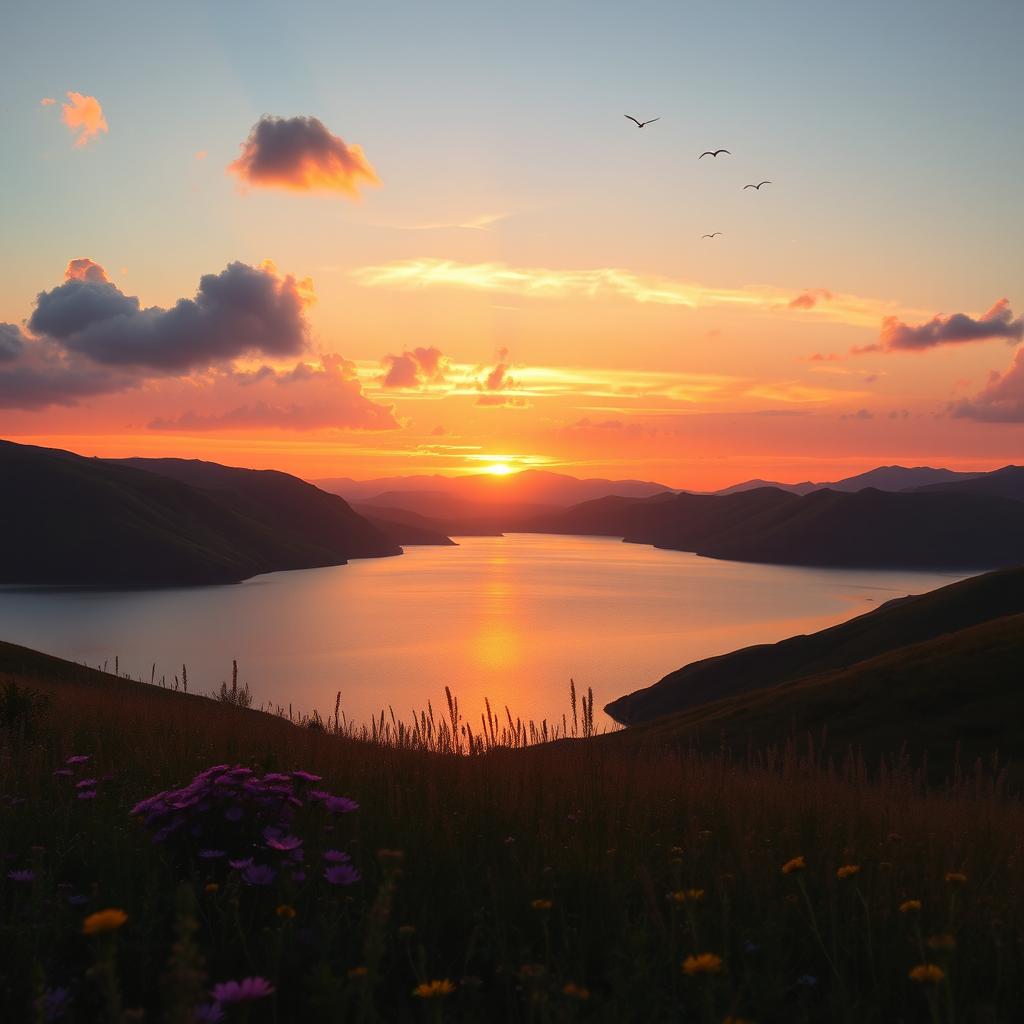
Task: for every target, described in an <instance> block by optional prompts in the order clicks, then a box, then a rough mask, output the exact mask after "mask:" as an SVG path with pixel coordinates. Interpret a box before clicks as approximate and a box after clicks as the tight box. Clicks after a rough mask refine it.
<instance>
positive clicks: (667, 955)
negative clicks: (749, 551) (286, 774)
mask: <svg viewBox="0 0 1024 1024" xmlns="http://www.w3.org/2000/svg"><path fill="white" fill-rule="evenodd" d="M4 687H6V689H3V688H4ZM0 693H2V694H3V695H4V696H3V698H2V699H0V710H2V711H3V715H2V717H0V856H2V857H3V865H4V870H3V872H2V875H0V902H2V907H3V912H2V917H0V947H2V948H3V949H4V950H5V957H4V961H3V963H4V970H3V972H2V992H0V1019H5V1020H12V1021H33V1020H44V1019H46V1015H45V1009H46V1007H45V1006H44V1004H43V1003H41V1002H39V1000H40V999H45V998H46V997H47V994H48V998H49V1000H50V1004H51V1009H52V1008H53V1004H55V1003H57V1002H59V1001H60V999H61V998H63V996H62V992H61V991H60V990H67V998H68V1000H69V1006H68V1009H67V1010H66V1013H65V1014H64V1016H63V1018H56V1017H55V1018H54V1019H66V1020H69V1021H87V1022H91V1021H110V1022H115V1021H116V1022H118V1024H122V1022H127V1021H140V1020H145V1021H154V1022H155V1021H166V1022H182V1024H184V1022H186V1021H193V1020H196V1019H200V1018H197V1017H196V1015H195V1007H196V1006H197V1005H201V1004H206V1003H209V999H210V997H209V992H210V990H211V989H212V988H213V986H214V985H216V984H219V983H223V982H227V981H230V980H241V979H244V978H247V977H252V976H260V977H263V978H265V979H267V981H268V982H269V983H270V984H271V985H272V986H273V988H274V989H275V991H274V993H273V994H271V995H268V996H265V997H261V998H257V999H254V1000H252V1001H251V1002H247V1003H239V1004H232V1005H228V1006H225V1007H224V1019H225V1020H227V1021H234V1020H238V1021H244V1020H248V1021H251V1022H253V1024H258V1022H260V1021H267V1022H290V1021H302V1022H306V1021H311V1022H314V1021H325V1022H327V1021H330V1022H337V1021H358V1022H363V1021H365V1022H370V1021H388V1022H391V1021H399V1022H405V1021H410V1022H411V1021H438V1020H446V1021H474V1022H476V1021H515V1022H519V1021H522V1022H534V1021H535V1022H547V1021H552V1022H554V1021H577V1020H579V1021H584V1020H586V1021H608V1022H611V1021H615V1022H619V1021H634V1020H635V1021H659V1022H660V1021H677V1020H687V1021H691V1020H692V1021H699V1022H702V1024H706V1022H715V1024H717V1022H722V1021H724V1020H726V1019H729V1018H732V1019H733V1020H739V1019H743V1020H749V1021H759V1022H761V1024H767V1022H775V1021H778V1022H782V1021H785V1022H799V1021H838V1022H850V1024H853V1022H857V1024H866V1022H875V1021H877V1022H883V1021H884V1022H891V1021H908V1022H909V1021H944V1022H946V1021H949V1022H951V1021H954V1020H958V1021H964V1022H989V1021H991V1022H996V1021H1006V1020H1010V1019H1012V1018H1013V1017H1014V1015H1015V1014H1016V1012H1017V1010H1018V1008H1019V1006H1020V1005H1022V1004H1024V982H1022V978H1024V972H1022V967H1024V956H1022V954H1024V950H1022V948H1021V940H1020V929H1019V924H1020V922H1021V920H1022V911H1024V890H1022V887H1021V884H1020V877H1021V876H1020V863H1021V856H1022V849H1024V813H1022V809H1021V807H1020V805H1019V803H1018V802H1017V800H1016V799H1014V798H1012V797H1010V796H1008V795H1006V794H1005V793H1004V792H1003V791H1002V787H1001V785H1000V782H999V780H998V779H993V778H991V777H988V776H986V775H985V774H984V773H983V772H980V771H979V772H977V773H975V774H972V775H970V776H969V777H957V778H954V779H953V780H952V781H951V782H950V783H949V784H948V785H945V786H942V787H929V786H928V785H927V784H926V783H925V781H924V775H923V774H922V773H921V772H920V771H917V770H915V769H914V768H913V767H912V766H910V765H908V764H906V763H905V762H902V761H900V760H899V759H895V760H893V761H891V762H885V763H884V764H882V765H875V764H872V765H868V764H866V763H865V762H864V761H863V760H862V759H858V758H857V757H851V758H849V759H848V760H847V761H846V762H844V763H843V764H839V765H836V764H831V763H829V762H828V761H826V760H825V759H824V758H823V757H822V756H821V755H820V754H819V753H817V752H816V750H815V749H813V748H810V747H807V746H803V747H800V746H798V745H797V744H796V743H795V742H791V743H789V744H788V745H786V746H784V747H781V748H776V749H766V750H763V751H760V752H753V751H752V752H750V753H749V755H748V756H745V757H743V758H734V757H732V756H730V755H729V754H727V753H726V752H724V751H717V750H714V749H712V750H711V751H710V752H708V751H706V750H705V751H702V750H701V749H699V748H697V747H694V746H690V745H687V744H685V743H680V742H675V741H672V737H671V736H668V735H663V734H654V733H652V732H651V731H643V730H638V731H636V732H633V731H630V730H627V731H626V732H625V733H621V734H615V735H614V736H608V737H592V738H587V739H578V740H572V739H568V740H566V739H563V740H560V741H558V742H552V743H547V744H542V745H539V746H534V747H528V748H526V749H522V748H521V749H502V748H501V746H500V744H498V743H497V742H495V743H493V744H487V746H488V747H489V748H490V749H486V750H484V749H482V748H481V747H480V746H476V747H474V753H473V754H471V755H470V754H467V753H465V751H466V750H467V749H468V747H465V746H464V747H463V751H464V752H463V753H462V754H454V753H451V752H447V753H445V752H438V751H441V750H443V749H445V748H444V743H443V742H442V741H441V740H440V739H439V738H438V737H439V736H440V735H443V732H442V731H441V730H440V726H439V725H437V726H436V729H437V730H438V731H437V733H436V734H435V737H434V739H433V740H431V741H430V742H427V740H426V735H425V730H424V735H421V737H420V740H419V741H417V742H416V743H412V742H396V740H397V734H396V733H391V734H390V740H389V741H385V740H386V739H387V737H385V736H384V735H379V736H378V741H377V742H373V741H372V740H365V739H358V738H354V735H353V730H352V728H351V727H350V728H349V729H348V730H347V732H348V735H345V734H344V733H345V732H346V730H345V729H344V728H341V727H340V725H339V729H338V730H337V731H338V732H341V733H343V734H342V735H337V734H336V731H335V721H334V720H333V719H332V720H330V721H327V720H325V719H326V716H325V718H324V719H319V718H317V719H314V720H313V721H314V725H313V727H312V728H311V727H309V722H308V720H307V722H306V724H305V725H296V724H294V723H291V722H289V721H287V720H286V719H283V718H281V717H279V716H277V715H272V714H267V713H261V712H258V711H253V710H246V709H244V708H240V707H237V706H233V705H231V704H230V703H225V702H221V701H217V700H211V699H208V698H203V697H199V696H195V695H191V694H185V693H183V692H174V691H172V690H166V689H161V688H159V687H153V686H148V685H144V684H141V683H138V682H132V681H129V680H125V679H122V678H117V677H114V676H111V675H107V674H105V673H101V672H97V671H93V670H89V669H84V668H81V667H78V666H74V665H71V664H69V663H66V662H61V661H59V660H58V659H51V658H46V657H43V656H38V655H32V654H30V653H28V652H24V651H22V650H21V649H18V648H11V647H4V646H0ZM453 703H454V698H453ZM438 717H439V718H440V717H441V716H438ZM455 717H456V721H455V725H454V733H455V734H457V735H461V726H462V724H464V723H462V721H461V719H460V718H459V716H458V713H457V711H456V712H455ZM427 720H428V719H427V718H426V717H425V718H424V719H423V721H427ZM569 721H571V719H570V720H569ZM385 724H387V723H385ZM451 732H452V727H451V726H450V725H449V733H451ZM474 733H475V734H476V731H475V730H474ZM367 735H370V736H372V735H373V734H372V731H371V732H370V733H368V734H367ZM403 735H405V734H403ZM496 735H497V733H496ZM518 735H519V738H521V737H522V733H519V734H518ZM509 738H511V734H509ZM518 741H519V740H518V739H517V741H516V742H518ZM448 742H449V747H448V749H449V750H450V748H451V744H450V738H449V741H448ZM432 746H433V749H432ZM78 754H87V755H90V757H91V758H92V760H91V761H90V762H88V774H89V776H90V777H93V778H96V779H98V780H100V781H99V782H98V784H97V785H96V787H95V788H96V797H95V799H90V800H80V799H77V797H76V792H75V788H74V784H73V781H71V780H68V779H67V778H61V777H55V776H54V774H53V773H54V771H57V770H59V769H61V768H62V766H63V765H64V764H65V762H66V760H67V758H68V757H70V756H72V755H78ZM218 763H232V764H235V763H238V764H243V765H247V766H250V767H253V768H254V769H256V770H258V771H259V772H261V773H262V772H268V771H290V770H293V769H297V768H301V769H305V770H307V771H311V772H315V773H317V774H318V775H322V776H323V777H324V782H323V783H322V785H324V786H325V787H326V788H329V789H330V790H331V791H332V792H334V793H338V794H343V795H346V796H349V797H352V798H353V799H355V800H357V801H358V802H359V805H360V809H359V810H358V811H357V812H356V813H354V814H348V815H345V816H343V817H342V818H340V819H338V820H337V821H336V822H334V823H333V829H334V830H333V831H332V832H331V833H329V834H327V833H323V832H322V831H320V832H317V831H315V830H310V831H309V832H308V837H307V846H308V847H309V849H308V851H307V858H308V861H309V870H308V878H307V880H306V881H305V882H302V883H293V882H291V881H287V882H286V881H284V880H283V878H284V874H283V873H282V875H281V876H280V877H279V878H278V879H277V880H275V882H274V884H272V885H270V886H267V887H262V886H248V885H245V884H244V883H243V882H242V881H241V880H240V878H239V876H238V873H237V872H231V871H229V870H227V869H226V868H225V867H222V866H220V864H219V862H218V863H214V862H210V861H205V860H203V859H201V858H200V857H199V856H198V852H199V851H198V849H190V848H189V846H188V843H185V844H184V846H183V847H178V848H175V849H171V848H168V847H166V846H161V845H155V844H154V843H152V842H151V840H150V837H149V835H148V833H147V832H146V830H145V828H144V826H143V825H142V823H141V822H140V821H138V820H136V819H135V818H133V817H132V816H131V814H130V813H129V811H130V809H131V808H132V807H133V805H134V804H135V803H136V802H137V801H139V800H140V799H142V798H144V797H147V796H150V795H152V794H154V793H156V792H157V791H159V790H163V789H165V788H167V787H170V786H176V785H182V784H185V783H187V782H188V781H189V780H190V779H191V778H192V777H193V775H195V774H196V773H198V772H199V771H201V770H203V769H205V768H206V767H208V766H210V765H213V764H218ZM75 770H76V771H84V769H77V768H76V769H75ZM327 842H329V843H330V844H331V845H332V846H334V847H336V848H338V849H342V850H344V851H346V852H348V853H349V854H350V855H351V856H352V860H353V863H354V865H355V866H356V867H357V868H358V870H359V871H360V872H361V874H362V880H361V881H360V882H358V883H357V884H355V885H352V886H345V887H333V886H331V885H329V884H327V883H326V882H325V881H324V880H323V878H322V877H321V872H320V862H319V860H318V859H317V858H318V856H319V853H318V851H319V850H320V848H321V846H323V845H324V844H325V843H327ZM794 858H803V865H804V866H803V867H802V869H799V870H791V871H789V873H784V872H783V866H784V865H786V864H787V863H789V862H791V861H792V860H793V859H794ZM847 866H853V867H856V868H857V869H858V870H857V871H855V872H853V871H848V872H845V875H846V877H842V878H840V877H838V874H837V873H838V872H839V871H840V869H842V868H844V867H847ZM19 870H31V871H32V872H34V877H33V878H32V879H31V880H26V881H18V880H16V879H12V878H10V877H8V875H9V873H10V872H17V871H19ZM950 873H953V875H952V880H947V876H949V875H950ZM959 876H963V880H958V879H959ZM70 897H87V901H86V902H81V901H80V900H78V899H76V900H75V904H77V905H73V904H72V903H71V902H69V898H70ZM908 901H920V904H921V907H920V910H914V909H908V910H907V911H906V912H904V913H901V912H900V907H901V905H903V904H905V903H907V902H908ZM106 909H117V910H121V911H123V912H124V914H125V915H127V917H126V920H125V922H124V924H123V925H122V926H120V927H117V928H114V929H112V930H110V931H108V932H104V933H102V934H96V935H84V934H82V927H83V922H84V920H85V919H86V917H87V915H89V914H91V913H93V912H96V911H102V910H106ZM293 912H294V916H293ZM929 940H931V945H929ZM921 965H932V967H933V968H937V970H936V969H930V970H927V971H918V972H917V974H918V976H920V977H921V978H922V979H923V980H914V979H913V978H912V977H911V972H912V971H913V970H914V969H915V968H918V967H920V966H921ZM940 974H941V978H939V975H940ZM929 979H935V980H929ZM445 982H450V984H443V983H445ZM417 992H418V993H419V994H416V993H417ZM37 1007H38V1008H37Z"/></svg>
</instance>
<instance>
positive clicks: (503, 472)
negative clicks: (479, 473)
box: [484, 462, 515, 476]
mask: <svg viewBox="0 0 1024 1024" xmlns="http://www.w3.org/2000/svg"><path fill="white" fill-rule="evenodd" d="M484 472H485V473H490V474H491V476H508V475H509V474H510V473H514V472H515V470H514V469H513V468H512V467H511V466H510V465H509V464H508V463H507V462H495V463H492V464H491V465H490V466H486V467H485V468H484Z"/></svg>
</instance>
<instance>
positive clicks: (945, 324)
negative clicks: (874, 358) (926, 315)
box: [853, 299, 1024, 354]
mask: <svg viewBox="0 0 1024 1024" xmlns="http://www.w3.org/2000/svg"><path fill="white" fill-rule="evenodd" d="M989 338H1005V339H1006V340H1007V341H1009V342H1011V343H1015V342H1019V341H1020V340H1021V338H1024V317H1018V318H1017V319H1016V320H1014V318H1013V312H1012V311H1011V309H1010V303H1009V302H1008V300H1006V299H1000V300H999V301H998V302H997V303H996V304H995V305H994V306H993V307H992V308H991V309H990V310H989V311H988V312H987V313H985V314H984V315H983V316H981V317H979V318H978V319H977V320H975V319H974V318H973V317H970V316H968V315H967V314H966V313H953V314H952V316H946V317H943V316H933V317H932V318H931V320H928V321H927V322H926V323H923V324H917V325H916V326H911V325H909V324H906V323H904V322H903V321H902V320H900V319H899V318H898V317H895V316H887V317H885V319H884V320H883V321H882V330H881V333H880V335H879V339H878V343H877V344H876V345H865V346H863V347H861V348H855V349H853V351H854V353H856V354H861V353H864V352H923V351H926V350H927V349H930V348H935V347H936V346H937V345H955V344H961V343H963V342H968V341H986V340H988V339H989Z"/></svg>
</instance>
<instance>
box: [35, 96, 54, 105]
mask: <svg viewBox="0 0 1024 1024" xmlns="http://www.w3.org/2000/svg"><path fill="white" fill-rule="evenodd" d="M56 102H57V101H56V100H55V99H54V98H53V97H52V96H44V97H43V98H42V99H41V100H40V101H39V105H40V106H41V107H52V106H53V105H54V104H55V103H56Z"/></svg>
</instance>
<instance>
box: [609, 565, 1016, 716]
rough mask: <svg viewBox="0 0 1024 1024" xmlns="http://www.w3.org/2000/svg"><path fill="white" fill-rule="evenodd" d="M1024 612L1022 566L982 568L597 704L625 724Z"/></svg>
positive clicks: (707, 660)
mask: <svg viewBox="0 0 1024 1024" xmlns="http://www.w3.org/2000/svg"><path fill="white" fill-rule="evenodd" d="M1022 613H1024V569H1007V570H1002V571H999V572H992V573H986V574H984V575H982V576H975V577H972V578H970V579H966V580H961V581H959V582H957V583H952V584H950V585H949V586H946V587H940V588H939V589H938V590H933V591H931V592H930V593H928V594H921V595H918V596H915V597H906V598H900V599H898V600H895V601H889V602H887V603H886V604H884V605H882V606H881V607H880V608H876V609H874V610H873V611H870V612H867V613H866V614H864V615H859V616H857V617H856V618H853V619H850V620H848V621H847V622H842V623H840V624H839V625H837V626H832V627H830V628H829V629H824V630H821V631H819V632H817V633H812V634H810V635H805V636H796V637H790V638H789V639H787V640H782V641H780V642H779V643H775V644H758V645H756V646H753V647H745V648H743V649H741V650H738V651H733V652H731V653H729V654H723V655H720V656H718V657H714V658H705V659H703V660H701V661H696V662H693V663H692V664H690V665H686V666H684V667H683V668H680V669H677V670H676V671H675V672H671V673H669V675H667V676H665V677H664V678H663V679H661V680H659V681H658V682H657V683H655V684H654V685H653V686H649V687H646V688H644V689H642V690H637V691H635V692H634V693H631V694H628V695H627V696H624V697H620V698H619V699H618V700H615V701H612V702H611V703H610V704H609V705H608V706H607V707H606V708H605V710H606V711H607V712H608V714H610V715H611V716H612V717H614V718H615V719H616V720H617V721H620V722H623V723H626V724H637V723H640V722H649V721H651V720H652V719H654V718H657V717H659V716H661V715H667V714H670V713H673V712H677V711H683V710H687V709H691V708H696V707H698V706H699V705H706V704H708V703H709V702H711V701H717V700H720V699H722V698H725V697H733V696H737V695H740V694H745V693H747V692H749V691H753V690H761V689H764V688H767V687H774V686H776V685H777V684H779V683H787V682H791V681H793V680H797V679H802V678H806V677H810V676H817V675H820V674H821V673H824V672H831V671H835V670H839V669H845V668H847V667H849V666H855V665H857V664H858V663H860V662H864V661H867V660H868V659H871V658H876V657H878V656H880V655H886V654H890V653H893V652H898V651H900V650H901V649H902V648H906V647H908V646H910V645H914V644H920V643H923V642H926V641H930V640H935V639H937V638H941V637H943V636H944V635H946V634H954V633H957V632H959V631H962V630H968V629H970V628H972V627H974V626H978V625H981V624H983V623H987V622H991V621H993V620H997V619H1004V618H1006V617H1007V616H1011V617H1012V616H1015V615H1019V614H1022Z"/></svg>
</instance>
